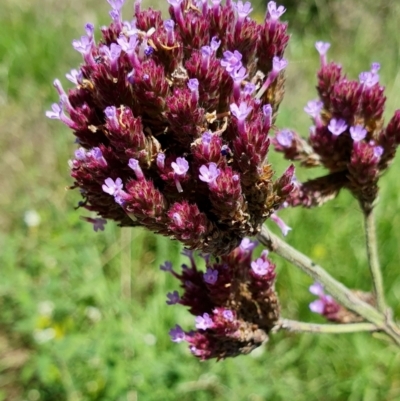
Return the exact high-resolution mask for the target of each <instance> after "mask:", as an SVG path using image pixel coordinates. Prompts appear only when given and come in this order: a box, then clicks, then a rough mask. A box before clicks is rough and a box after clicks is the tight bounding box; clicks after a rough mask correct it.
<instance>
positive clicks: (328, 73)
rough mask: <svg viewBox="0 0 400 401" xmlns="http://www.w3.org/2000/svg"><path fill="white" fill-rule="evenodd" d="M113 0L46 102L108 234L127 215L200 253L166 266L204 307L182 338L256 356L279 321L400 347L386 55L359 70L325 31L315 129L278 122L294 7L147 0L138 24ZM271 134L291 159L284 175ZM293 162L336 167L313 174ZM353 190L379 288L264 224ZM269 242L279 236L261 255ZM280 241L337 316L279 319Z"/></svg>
mask: <svg viewBox="0 0 400 401" xmlns="http://www.w3.org/2000/svg"><path fill="white" fill-rule="evenodd" d="M108 3H109V4H110V6H111V11H110V16H111V20H112V21H111V23H110V25H109V26H106V27H102V28H101V30H100V33H99V34H98V33H95V28H94V26H93V25H91V24H87V25H86V26H85V31H86V35H85V36H82V37H81V38H80V39H78V40H74V41H73V42H72V45H73V47H74V49H75V50H77V51H78V52H80V53H81V54H82V57H83V62H82V64H81V65H80V67H79V68H78V69H73V70H72V71H71V72H70V73H68V74H67V75H66V77H67V79H68V80H69V81H70V82H71V83H72V84H73V87H72V88H71V89H69V90H68V91H65V90H64V89H63V87H62V85H61V82H60V81H58V80H56V81H54V86H55V88H56V90H57V92H58V94H59V102H58V103H55V104H53V105H52V107H51V109H52V110H51V111H48V112H47V113H46V115H47V117H49V118H52V119H58V120H61V121H62V122H63V123H64V124H65V125H67V126H68V127H69V128H70V129H71V130H72V132H73V134H74V136H75V137H76V143H77V144H78V149H77V150H76V152H75V155H74V157H73V159H72V160H70V162H69V166H70V171H71V176H72V178H73V180H74V184H73V186H72V188H78V189H79V191H80V193H81V195H82V197H83V200H82V201H81V202H80V203H79V206H80V207H81V208H84V209H86V210H88V211H91V212H93V213H94V214H96V215H97V216H98V217H84V218H83V219H84V220H85V221H88V222H90V223H92V224H93V228H94V230H95V231H99V230H104V224H105V223H106V221H107V220H114V221H116V222H117V223H118V224H119V225H120V226H129V227H135V226H142V227H146V228H148V229H149V230H151V231H153V232H155V233H158V234H162V235H164V236H167V237H170V238H172V239H175V240H177V241H180V242H181V243H182V244H183V246H184V247H185V250H184V255H185V256H186V257H188V259H189V263H188V264H184V265H182V267H181V270H180V271H179V272H177V271H176V270H174V269H173V266H172V263H171V262H165V264H164V265H162V266H161V270H163V271H166V272H169V273H170V274H172V275H173V276H174V277H175V278H176V279H177V280H178V281H179V282H180V285H181V289H182V291H181V293H179V292H178V291H177V290H175V291H173V292H170V293H168V294H167V300H166V304H167V305H176V304H181V305H184V306H186V307H187V308H188V309H189V311H190V313H191V314H193V315H194V328H193V329H192V330H188V331H185V330H184V329H182V328H181V327H180V326H179V325H177V326H176V327H174V328H173V329H171V331H170V336H171V339H172V341H174V342H183V341H184V342H187V343H188V345H189V349H190V351H191V352H192V353H193V355H195V356H196V357H198V358H199V359H201V360H205V359H210V358H217V359H223V358H226V357H230V356H236V355H240V354H247V353H249V352H250V351H252V350H253V349H254V348H256V347H258V346H259V345H261V344H262V343H263V342H264V341H266V340H267V339H268V335H269V334H270V333H271V332H274V331H277V330H289V331H303V332H304V331H308V332H319V333H324V332H326V333H348V332H356V331H368V332H376V331H379V332H382V333H384V334H385V335H386V336H388V337H389V338H391V339H392V340H393V341H394V342H395V343H396V344H397V345H400V329H399V327H398V325H397V324H396V323H395V321H394V319H393V317H392V315H391V311H390V308H389V307H388V306H387V305H386V302H385V298H384V293H383V284H382V274H381V270H380V267H379V261H378V255H377V247H376V238H375V227H374V215H373V210H374V204H375V201H376V198H377V194H378V181H379V178H380V176H381V175H382V173H383V172H384V171H385V170H386V169H387V168H388V166H389V164H390V162H391V161H392V160H393V158H394V156H395V153H396V149H397V146H398V145H399V144H400V111H397V112H396V113H395V115H394V116H393V117H392V119H391V120H390V121H389V123H388V124H387V125H385V124H384V121H383V111H384V105H385V99H386V98H385V96H384V87H383V86H381V85H380V83H379V74H378V72H379V68H380V66H379V64H378V63H373V64H372V66H371V69H370V71H368V72H363V73H361V74H360V76H359V79H358V80H350V79H349V78H347V77H346V75H344V73H343V71H342V68H341V66H340V65H338V64H336V63H334V62H328V59H327V51H328V49H329V47H330V45H329V44H328V43H324V42H317V44H316V48H317V51H318V52H319V55H320V64H321V66H320V69H319V71H318V73H317V92H318V98H317V99H316V100H311V101H310V102H308V103H307V105H306V106H305V108H304V110H305V112H306V113H307V114H308V115H309V116H310V117H311V119H312V124H313V125H312V127H311V128H310V135H309V137H308V138H303V137H301V136H300V135H299V134H298V133H297V132H295V131H293V130H291V129H287V128H282V129H278V128H277V127H275V121H276V117H277V113H278V109H279V106H280V103H281V101H282V99H283V95H284V85H285V68H286V66H287V64H288V61H287V60H286V59H285V58H284V51H285V48H286V46H287V44H288V41H289V34H288V26H287V24H286V23H285V22H282V21H281V17H282V15H283V14H284V12H285V8H284V7H283V6H280V5H277V4H276V3H275V2H274V1H270V2H269V3H268V6H267V12H266V15H265V18H264V20H263V22H261V23H258V22H256V21H255V20H253V19H252V18H251V17H250V13H251V11H252V6H251V3H249V2H245V3H243V2H242V1H240V0H239V1H237V2H233V1H232V0H226V2H225V4H223V3H222V2H220V1H213V2H212V4H210V3H209V2H208V1H206V0H197V1H196V0H193V1H192V0H168V3H169V5H170V7H169V18H168V19H163V17H162V15H161V12H160V11H157V10H154V9H152V8H149V9H146V10H143V9H142V8H141V4H140V0H136V2H135V3H134V16H133V20H131V21H125V20H124V19H123V18H122V6H123V3H124V0H108ZM270 144H272V145H273V147H274V149H275V150H276V151H277V152H281V153H282V154H283V155H284V157H285V158H286V159H288V160H290V162H288V165H287V168H286V170H285V172H284V173H283V175H282V176H280V177H277V178H276V177H275V173H274V170H273V166H272V165H271V164H270V163H269V162H268V152H269V151H270ZM292 162H298V164H299V168H312V167H316V166H321V167H323V168H325V169H326V170H327V173H326V174H325V175H323V176H322V177H319V178H316V179H315V178H314V179H312V180H309V181H306V182H300V181H299V180H298V179H297V178H296V177H295V174H294V173H295V169H294V165H293V164H291V163H292ZM341 189H347V190H349V191H350V192H351V193H352V194H353V195H354V197H355V198H356V199H357V200H358V202H359V204H360V207H361V210H362V212H363V215H364V217H365V228H366V238H367V255H368V260H369V266H370V271H371V276H372V280H373V283H374V288H373V292H372V293H363V292H361V291H357V290H350V289H348V288H347V287H345V286H344V285H343V284H342V283H340V282H338V281H337V280H336V279H334V278H333V277H332V276H331V275H329V274H328V273H327V272H326V271H325V270H324V269H323V268H322V267H320V266H318V265H316V264H315V263H314V262H313V261H312V260H311V259H310V258H308V257H307V256H305V255H303V254H302V253H301V252H299V251H298V250H296V249H294V248H292V247H291V246H290V245H288V244H287V243H286V242H285V241H283V240H282V239H281V238H280V237H278V236H276V235H274V234H273V233H272V232H270V231H269V230H268V229H267V227H266V226H265V225H263V224H264V222H265V221H266V220H267V219H270V220H271V221H272V222H274V223H276V224H277V225H278V227H279V228H280V229H281V231H282V234H283V235H287V234H288V232H289V231H290V230H291V228H290V227H288V226H287V225H286V224H285V222H284V221H283V220H282V219H281V218H280V217H279V216H278V211H279V209H281V208H284V207H295V206H303V207H307V208H310V207H316V206H321V205H323V204H324V203H325V202H327V201H328V200H331V199H333V198H335V197H336V196H337V194H338V193H339V191H340V190H341ZM249 237H256V238H257V240H258V242H257V241H253V240H250V239H249ZM258 243H261V244H263V245H264V246H265V247H266V249H265V250H264V251H262V253H261V255H260V256H258V257H257V256H255V255H253V251H254V249H255V247H256V245H257V244H258ZM196 251H198V252H199V256H200V258H198V257H196V256H195V252H196ZM269 252H272V253H276V254H278V255H280V256H282V257H283V258H285V259H287V260H288V261H290V262H291V263H292V264H293V265H295V266H297V267H299V268H300V269H302V270H303V271H304V272H305V273H307V274H308V275H310V276H311V277H312V278H313V279H314V280H315V283H314V284H313V285H312V286H311V287H310V292H311V293H312V294H314V295H315V296H316V297H318V299H316V300H315V301H314V302H312V303H311V304H310V309H311V310H312V311H313V312H315V313H318V314H320V315H322V316H324V317H325V318H326V319H327V320H328V321H330V322H332V323H326V324H313V323H306V322H297V321H292V320H289V319H285V318H283V317H282V316H281V311H280V305H279V300H278V295H277V293H276V291H275V285H274V284H275V280H276V273H275V264H274V263H273V262H272V261H271V260H270V259H269ZM325 291H327V292H328V294H326V293H325Z"/></svg>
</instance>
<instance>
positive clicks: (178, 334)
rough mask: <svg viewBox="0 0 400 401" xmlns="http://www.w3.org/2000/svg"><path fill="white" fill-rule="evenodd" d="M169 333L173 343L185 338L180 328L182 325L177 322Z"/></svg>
mask: <svg viewBox="0 0 400 401" xmlns="http://www.w3.org/2000/svg"><path fill="white" fill-rule="evenodd" d="M169 335H170V337H171V340H172V341H173V342H174V343H180V342H182V341H185V339H186V334H185V332H184V331H183V330H182V327H181V326H179V325H178V324H177V325H176V326H175V327H174V328H173V329H171V330H170V331H169Z"/></svg>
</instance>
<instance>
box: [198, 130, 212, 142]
mask: <svg viewBox="0 0 400 401" xmlns="http://www.w3.org/2000/svg"><path fill="white" fill-rule="evenodd" d="M211 139H212V133H211V132H210V131H206V132H204V134H203V135H202V136H201V142H202V143H203V144H207V145H209V144H210V142H211Z"/></svg>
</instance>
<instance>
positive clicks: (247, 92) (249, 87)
mask: <svg viewBox="0 0 400 401" xmlns="http://www.w3.org/2000/svg"><path fill="white" fill-rule="evenodd" d="M255 90H256V86H255V85H254V84H252V83H251V82H247V84H246V85H245V86H244V88H243V93H244V94H245V95H252V94H253V93H254V91H255Z"/></svg>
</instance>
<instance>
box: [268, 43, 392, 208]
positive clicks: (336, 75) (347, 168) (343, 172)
mask: <svg viewBox="0 0 400 401" xmlns="http://www.w3.org/2000/svg"><path fill="white" fill-rule="evenodd" d="M329 46H330V45H329V44H328V43H323V42H317V44H316V48H317V50H318V52H319V54H320V59H321V67H320V70H319V72H318V85H317V91H318V95H319V98H318V99H316V100H312V101H310V102H308V104H307V106H306V107H305V109H304V110H305V112H306V113H307V114H309V115H310V117H311V118H312V120H313V125H312V127H311V128H310V136H309V138H308V140H305V139H303V138H301V137H300V136H299V135H298V134H297V133H296V132H293V131H290V130H283V131H280V132H278V133H277V134H276V136H275V137H274V139H273V144H274V146H275V148H276V150H278V151H280V152H283V154H284V155H285V157H286V158H287V159H290V160H299V161H300V162H301V164H302V165H303V166H306V167H313V166H317V165H322V166H324V167H325V168H327V169H328V170H329V174H328V175H326V176H323V177H319V178H317V179H314V180H310V181H308V182H306V183H304V184H299V185H298V186H297V189H296V191H294V192H293V194H292V196H291V200H290V203H291V204H292V205H293V206H296V205H303V206H306V207H311V206H316V205H320V204H322V203H324V202H325V201H327V200H329V199H331V198H333V197H335V196H336V195H337V194H338V192H339V191H340V189H342V188H347V189H349V190H350V191H351V192H352V193H353V195H354V196H355V197H356V198H357V199H358V201H359V202H360V205H361V207H362V209H363V211H364V212H366V213H368V212H369V211H371V209H372V207H373V202H374V200H375V199H376V196H377V193H378V179H379V177H380V175H381V174H382V172H383V171H384V170H385V169H386V168H387V167H388V164H389V163H390V162H391V160H392V159H393V157H394V155H395V152H396V148H397V146H398V145H399V144H400V110H398V111H396V112H395V114H394V116H393V117H392V119H391V120H390V122H389V124H388V125H387V126H386V127H384V121H383V112H384V105H385V100H386V98H385V96H384V87H383V86H381V85H380V83H379V74H378V71H379V69H380V65H379V64H378V63H373V64H372V65H371V69H370V71H367V72H362V73H361V74H360V75H359V79H358V80H349V79H348V78H347V77H346V75H344V74H343V72H342V68H341V66H340V65H338V64H336V63H334V62H330V63H328V62H327V59H326V53H327V50H328V49H329Z"/></svg>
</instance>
